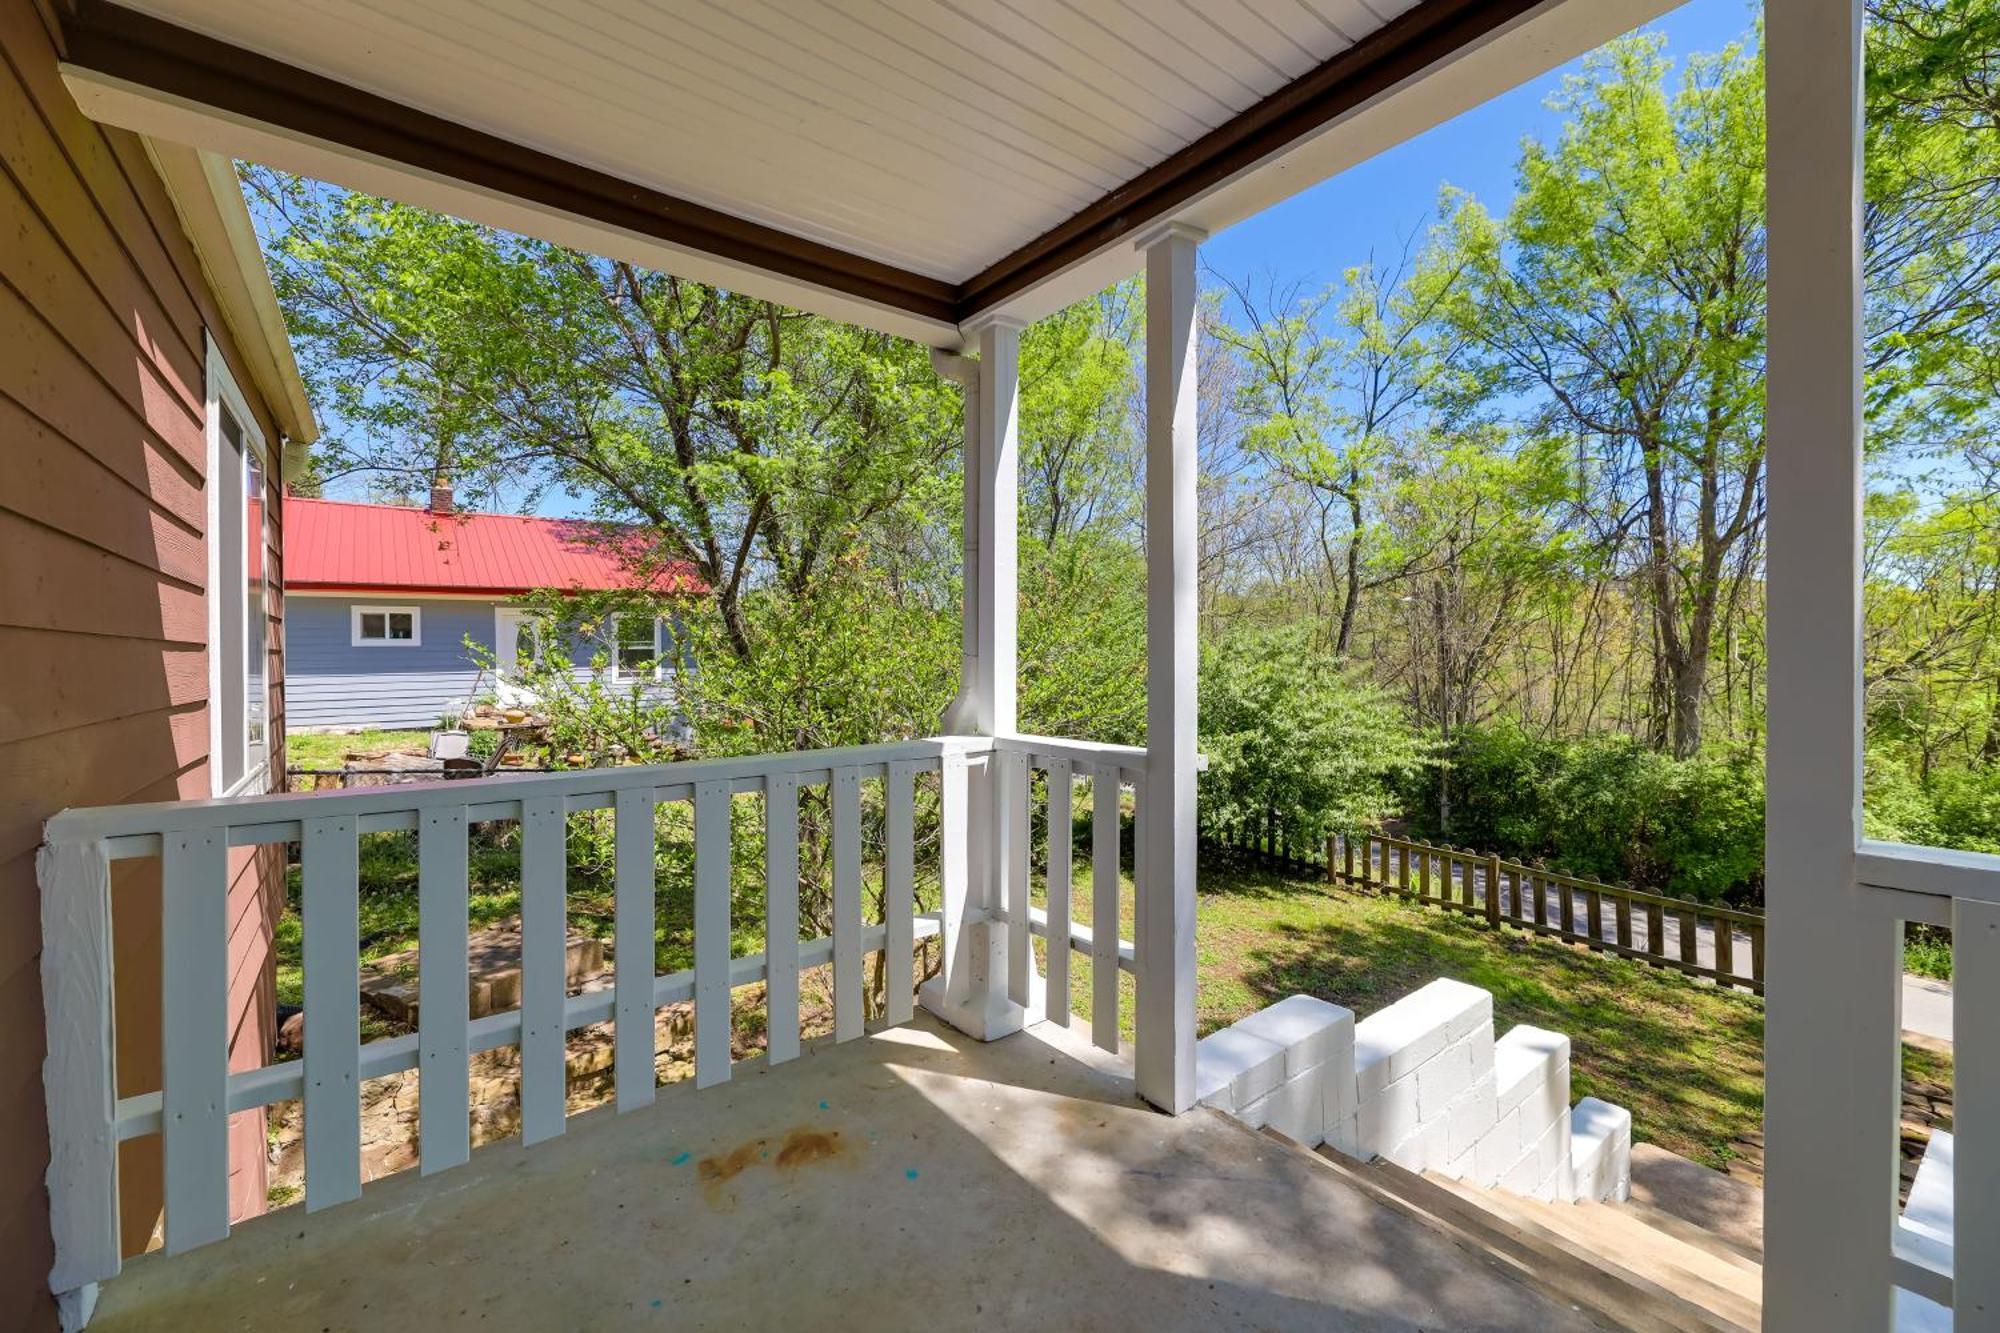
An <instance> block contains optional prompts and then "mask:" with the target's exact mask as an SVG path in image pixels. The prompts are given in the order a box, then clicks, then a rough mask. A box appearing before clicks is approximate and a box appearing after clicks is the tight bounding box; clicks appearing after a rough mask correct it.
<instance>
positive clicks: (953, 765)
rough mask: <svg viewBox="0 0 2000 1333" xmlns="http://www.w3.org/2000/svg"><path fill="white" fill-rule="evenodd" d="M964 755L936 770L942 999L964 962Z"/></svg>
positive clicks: (952, 992) (952, 993) (967, 877)
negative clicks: (960, 956) (942, 917)
mask: <svg viewBox="0 0 2000 1333" xmlns="http://www.w3.org/2000/svg"><path fill="white" fill-rule="evenodd" d="M965 767H966V766H965V756H964V755H962V754H958V753H955V752H954V753H949V754H946V755H945V756H944V757H943V758H942V759H941V760H940V767H939V770H938V898H939V900H940V903H941V904H942V907H943V916H944V919H943V922H942V924H941V926H940V927H939V930H938V978H937V993H938V995H939V996H940V997H942V998H943V999H944V1000H945V1001H947V1002H949V1001H950V1000H952V999H954V998H956V996H957V995H958V988H959V987H960V986H962V985H963V984H964V979H963V978H962V977H961V976H960V975H959V973H960V971H961V969H962V967H963V966H964V964H963V963H962V961H961V959H960V958H959V951H960V950H961V949H962V948H963V947H964V943H965V941H964V934H965V930H964V927H965V906H966V893H967V890H968V889H969V888H970V887H971V870H970V868H969V857H968V856H967V849H966V838H967V836H968V834H969V827H968V826H969V823H970V817H971V811H970V810H969V809H968V808H967V807H968V804H969V791H968V784H967V781H966V778H967V774H966V771H965Z"/></svg>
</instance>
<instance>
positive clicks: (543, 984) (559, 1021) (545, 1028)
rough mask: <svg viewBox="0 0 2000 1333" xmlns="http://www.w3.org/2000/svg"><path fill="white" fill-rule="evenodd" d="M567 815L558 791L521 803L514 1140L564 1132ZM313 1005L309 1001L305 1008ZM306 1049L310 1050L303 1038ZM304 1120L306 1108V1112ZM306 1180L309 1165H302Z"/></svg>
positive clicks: (566, 1082) (533, 1139)
mask: <svg viewBox="0 0 2000 1333" xmlns="http://www.w3.org/2000/svg"><path fill="white" fill-rule="evenodd" d="M568 836H569V821H568V817H567V816H566V815H565V814H564V811H563V803H562V801H561V800H559V799H555V798H544V799H541V800H534V801H527V802H524V803H523V805H522V808H521V1142H523V1143H540V1142H542V1141H543V1140H545V1139H551V1138H554V1137H555V1136H556V1135H558V1134H560V1133H562V1132H563V1127H564V1125H565V1123H566V1120H567V1109H568V1095H569V1068H568V1041H567V1038H568V1033H567V1031H566V1030H565V1024H564V1013H563V1002H564V998H565V997H566V995H567V994H568V991H569V985H568V982H569V912H568V908H569V856H568ZM306 1012H307V1013H308V1014H310V1013H311V1012H312V1010H311V1009H310V1008H308V1009H307V1010H306ZM306 1049H307V1050H308V1051H311V1049H312V1047H311V1045H310V1044H308V1045H307V1047H306ZM308 1121H310V1116H308ZM306 1179H307V1186H308V1188H310V1186H311V1180H312V1177H311V1168H310V1165H309V1166H308V1168H307V1177H306Z"/></svg>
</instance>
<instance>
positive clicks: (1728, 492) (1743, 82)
mask: <svg viewBox="0 0 2000 1333" xmlns="http://www.w3.org/2000/svg"><path fill="white" fill-rule="evenodd" d="M1662 45H1663V44H1662V42H1661V39H1659V38H1658V37H1657V36H1645V35H1642V36H1638V37H1632V38H1627V39H1624V40H1621V41H1617V42H1613V43H1611V44H1610V45H1608V46H1606V47H1605V48H1603V49H1602V50H1600V51H1599V52H1597V53H1596V54H1595V55H1593V56H1592V57H1590V59H1589V60H1588V61H1587V62H1586V65H1585V70H1584V72H1583V73H1582V74H1580V75H1575V76H1572V77H1571V78H1570V79H1568V80H1567V81H1566V82H1565V84H1564V87H1563V91H1562V92H1561V93H1560V94H1558V95H1557V96H1556V98H1554V99H1553V102H1552V105H1553V106H1555V107H1556V109H1558V110H1560V111H1562V112H1563V113H1564V114H1565V116H1566V117H1567V119H1566V121H1565V123H1564V126H1563V129H1562V133H1561V135H1560V137H1559V138H1558V140H1557V142H1556V143H1555V144H1553V145H1543V144H1539V143H1535V142H1532V141H1531V142H1529V143H1527V144H1526V145H1524V146H1523V149H1522V155H1521V164H1520V168H1519V193H1518V195H1517V196H1516V198H1515V201H1514V204H1513V207H1512V208H1511V209H1510V210H1509V211H1508V213H1507V215H1506V217H1505V219H1504V220H1501V221H1495V220H1494V219H1493V218H1491V217H1490V216H1489V215H1488V214H1487V213H1486V212H1485V210H1484V209H1483V208H1481V207H1480V206H1479V205H1478V204H1477V203H1476V202H1475V201H1472V200H1470V199H1459V200H1458V201H1457V202H1456V204H1455V205H1454V206H1453V208H1452V211H1451V217H1450V219H1449V223H1448V226H1449V229H1450V232H1451V234H1452V235H1453V237H1454V240H1455V243H1456V245H1457V247H1458V248H1459V250H1460V252H1461V253H1462V254H1463V255H1464V256H1465V263H1466V266H1467V268H1468V270H1469V272H1470V274H1471V280H1470V281H1469V282H1468V283H1467V284H1466V286H1465V288H1464V289H1463V293H1462V298H1461V299H1460V300H1459V301H1458V302H1457V303H1456V304H1455V306H1454V308H1453V313H1454V315H1455V318H1456V322H1457V325H1458V327H1459V328H1460V329H1461V330H1462V331H1463V333H1464V335H1465V336H1466V337H1467V338H1469V339H1472V340H1475V341H1476V342H1477V343H1478V344H1479V346H1480V347H1481V348H1483V349H1484V351H1485V353H1486V355H1487V356H1488V357H1489V358H1490V359H1491V364H1492V365H1493V368H1494V369H1495V370H1496V372H1498V374H1499V375H1500V376H1501V377H1502V383H1503V385H1504V386H1505V389H1506V390H1507V391H1508V392H1511V393H1515V394H1520V395H1524V396H1527V397H1529V398H1530V399H1531V400H1532V401H1533V402H1534V404H1535V406H1534V410H1533V414H1532V417H1531V420H1532V422H1533V424H1534V426H1535V427H1536V428H1537V429H1539V430H1540V431H1543V432H1545V433H1548V434H1551V435H1558V436H1568V437H1573V438H1576V439H1578V440H1580V441H1582V442H1585V443H1586V444H1587V445H1588V446H1589V447H1590V448H1591V449H1592V451H1593V456H1592V457H1591V459H1590V464H1591V470H1592V473H1593V478H1592V479H1593V482H1594V484H1595V485H1596V486H1597V487H1598V488H1599V489H1600V495H1599V496H1598V497H1597V498H1596V499H1595V501H1594V503H1593V505H1592V506H1591V507H1590V508H1589V509H1588V510H1586V511H1584V513H1585V516H1587V518H1588V520H1589V521H1591V522H1593V523H1594V524H1595V525H1596V526H1597V528H1598V530H1599V531H1598V536H1599V540H1601V541H1603V542H1604V543H1606V544H1607V545H1608V546H1610V547H1612V548H1614V549H1616V550H1619V551H1625V550H1628V549H1629V550H1630V551H1631V553H1632V554H1631V558H1632V561H1633V566H1634V569H1635V572H1636V573H1637V574H1638V576H1639V577H1640V578H1641V579H1642V580H1643V584H1644V586H1645V588H1646V591H1647V594H1648V597H1649V603H1650V604H1649V608H1648V609H1649V611H1650V614H1651V621H1652V635H1653V642H1654V661H1655V663H1656V669H1655V673H1654V681H1653V710H1652V720H1651V722H1652V736H1651V739H1652V740H1653V742H1654V744H1656V745H1657V746H1659V747H1661V748H1670V749H1671V750H1672V752H1673V753H1674V754H1676V755H1680V756H1688V755H1692V754H1694V753H1695V752H1696V751H1697V750H1698V749H1700V747H1701V740H1702V721H1703V707H1704V703H1705V694H1706V686H1707V680H1708V673H1709V669H1710V665H1711V661H1712V657H1713V648H1714V640H1715V636H1716V632H1717V628H1718V620H1719V618H1720V617H1721V616H1722V615H1723V614H1724V613H1725V612H1726V611H1727V609H1728V608H1729V607H1730V605H1731V604H1732V597H1733V592H1734V588H1735V586H1736V585H1737V584H1738V583H1739V582H1740V581H1741V580H1742V579H1743V578H1745V577H1747V576H1748V573H1749V571H1750V570H1751V568H1752V567H1753V565H1754V559H1753V553H1754V552H1755V550H1756V548H1757V544H1758V542H1759V540H1760V537H1761V533H1762V530H1763V466H1764V433H1763V391H1762V384H1763V379H1762V376H1763V347H1764V232H1763V206H1764V198H1763V189H1764V173H1763V134H1764V128H1763V101H1762V85H1763V76H1762V67H1761V63H1760V61H1759V60H1758V59H1757V58H1756V57H1754V56H1750V55H1746V54H1745V53H1744V52H1743V51H1742V50H1741V49H1740V48H1737V47H1733V46H1732V47H1730V48H1728V49H1726V50H1724V51H1723V52H1721V53H1720V54H1717V55H1713V56H1695V57H1692V58H1690V59H1689V60H1688V61H1687V62H1686V65H1685V68H1684V71H1683V73H1682V75H1681V77H1680V80H1679V85H1678V88H1677V89H1676V90H1675V91H1673V92H1672V93H1669V91H1668V89H1667V81H1668V77H1669V73H1670V67H1669V65H1668V62H1667V60H1666V58H1665V55H1664V52H1663V49H1662Z"/></svg>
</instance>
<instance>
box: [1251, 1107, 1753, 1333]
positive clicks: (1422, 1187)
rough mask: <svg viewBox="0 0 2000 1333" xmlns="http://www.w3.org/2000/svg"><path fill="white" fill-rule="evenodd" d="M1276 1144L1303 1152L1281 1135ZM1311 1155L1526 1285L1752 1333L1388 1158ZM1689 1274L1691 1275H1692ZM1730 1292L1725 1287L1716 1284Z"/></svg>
mask: <svg viewBox="0 0 2000 1333" xmlns="http://www.w3.org/2000/svg"><path fill="white" fill-rule="evenodd" d="M1265 1132H1266V1134H1267V1135H1268V1136H1269V1137H1271V1138H1273V1139H1276V1140H1277V1141H1279V1142H1281V1143H1285V1144H1287V1145H1289V1146H1291V1147H1293V1148H1294V1149H1297V1150H1299V1151H1301V1152H1305V1151H1308V1150H1306V1149H1303V1148H1301V1147H1300V1145H1298V1144H1296V1143H1294V1142H1293V1141H1292V1140H1290V1139H1287V1138H1285V1137H1284V1136H1283V1135H1280V1134H1275V1133H1272V1132H1271V1131H1269V1130H1267V1131H1265ZM1310 1155H1312V1156H1313V1157H1315V1158H1316V1159H1318V1160H1319V1161H1321V1162H1322V1163H1324V1164H1325V1165H1326V1166H1327V1167H1328V1168H1329V1169H1332V1170H1335V1171H1338V1172H1339V1173H1340V1174H1341V1175H1342V1176H1343V1177H1344V1178H1346V1179H1347V1180H1348V1181H1349V1182H1350V1183H1351V1184H1353V1185H1354V1186H1355V1187H1356V1188H1358V1189H1361V1190H1363V1191H1364V1192H1366V1193H1369V1194H1370V1195H1372V1196H1374V1197H1376V1198H1378V1199H1381V1200H1382V1201H1384V1202H1386V1203H1389V1204H1392V1205H1394V1206H1396V1207H1399V1208H1402V1209H1403V1210H1404V1211H1406V1212H1409V1213H1411V1214H1412V1215H1414V1216H1416V1217H1417V1218H1418V1219H1419V1220H1422V1221H1424V1222H1426V1223H1427V1224H1429V1225H1431V1226H1433V1227H1434V1228H1436V1229H1437V1230H1440V1231H1442V1232H1444V1233H1445V1234H1446V1235H1448V1236H1450V1237H1452V1239H1454V1240H1455V1241H1457V1242H1458V1243H1459V1244H1461V1245H1463V1246H1465V1247H1466V1248H1468V1249H1471V1250H1473V1251H1475V1252H1478V1253H1482V1254H1484V1255H1486V1256H1487V1257H1489V1258H1491V1259H1493V1260H1496V1261H1498V1262H1499V1263H1500V1264H1502V1265H1503V1266H1504V1267H1507V1268H1509V1269H1511V1270H1513V1271H1514V1272H1516V1273H1517V1274H1519V1275H1520V1276H1521V1278H1522V1279H1523V1280H1525V1281H1527V1282H1529V1283H1531V1284H1532V1285H1535V1286H1538V1287H1540V1288H1542V1289H1543V1290H1545V1291H1548V1292H1550V1293H1551V1294H1553V1295H1556V1296H1558V1297H1560V1298H1562V1299H1565V1300H1568V1301H1571V1302H1573V1303H1575V1304H1576V1305H1578V1306H1581V1307H1583V1308H1585V1309H1588V1310H1590V1311H1591V1312H1593V1313H1594V1314H1596V1315H1598V1316H1599V1317H1601V1318H1602V1319H1604V1320H1606V1321H1607V1322H1608V1323H1609V1324H1610V1325H1611V1326H1612V1327H1616V1328H1625V1329H1634V1330H1641V1331H1642V1333H1656V1331H1657V1333H1688V1331H1689V1330H1699V1331H1700V1333H1754V1330H1755V1329H1756V1328H1757V1326H1758V1324H1757V1320H1756V1318H1755V1317H1754V1315H1753V1316H1752V1317H1751V1318H1750V1319H1749V1320H1747V1321H1746V1320H1743V1319H1741V1318H1739V1317H1735V1316H1734V1315H1733V1314H1720V1313H1717V1312H1716V1310H1714V1309H1712V1308H1710V1307H1709V1306H1707V1305H1704V1304H1701V1303H1699V1302H1696V1301H1691V1300H1688V1299H1686V1298H1685V1297H1684V1296H1682V1295H1680V1294H1678V1293H1676V1292H1675V1291H1673V1290H1671V1289H1670V1288H1668V1287H1666V1286H1663V1285H1662V1284H1660V1283H1659V1282H1657V1281H1655V1280H1654V1279H1652V1278H1650V1277H1647V1276H1646V1275H1644V1274H1642V1273H1636V1272H1632V1271H1630V1270H1628V1269H1625V1268H1623V1267H1621V1266H1619V1265H1617V1264H1615V1263H1611V1262H1609V1261H1607V1260H1605V1259H1604V1258H1603V1256H1601V1255H1598V1254H1595V1253H1593V1252H1592V1251H1591V1250H1590V1249H1589V1248H1588V1247H1587V1246H1584V1245H1581V1244H1579V1243H1578V1242H1577V1241H1575V1240H1573V1239H1571V1238H1569V1237H1566V1236H1564V1235H1562V1234H1561V1233H1560V1232H1558V1231H1556V1230H1555V1229H1554V1228H1552V1227H1548V1226H1544V1225H1542V1224H1541V1223H1540V1222H1537V1221H1535V1220H1533V1219H1531V1218H1524V1217H1514V1216H1503V1215H1501V1214H1499V1213H1497V1212H1496V1211H1495V1210H1493V1209H1492V1208H1490V1207H1487V1206H1484V1204H1483V1202H1482V1201H1479V1200H1475V1199H1471V1198H1468V1197H1466V1196H1465V1195H1463V1194H1462V1193H1460V1192H1459V1191H1458V1190H1456V1189H1448V1188H1446V1187H1445V1186H1444V1185H1442V1184H1440V1183H1439V1182H1437V1181H1435V1180H1431V1179H1428V1178H1426V1177H1425V1176H1422V1175H1420V1174H1418V1173H1416V1172H1412V1171H1406V1170H1404V1169H1403V1168H1401V1167H1398V1166H1395V1165H1393V1164H1391V1163H1387V1162H1381V1161H1376V1162H1361V1161H1359V1160H1357V1159H1355V1158H1353V1157H1349V1156H1347V1155H1346V1154H1344V1153H1341V1152H1339V1151H1337V1150H1335V1149H1333V1148H1328V1147H1322V1148H1319V1149H1316V1150H1311V1152H1310ZM1690 1281H1692V1280H1691V1279H1690ZM1716 1295H1717V1297H1718V1298H1721V1299H1724V1300H1726V1299H1728V1298H1729V1295H1730V1294H1729V1293H1727V1292H1724V1291H1721V1290H1720V1289H1716Z"/></svg>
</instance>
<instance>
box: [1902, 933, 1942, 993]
mask: <svg viewBox="0 0 2000 1333" xmlns="http://www.w3.org/2000/svg"><path fill="white" fill-rule="evenodd" d="M1903 970H1904V971H1905V972H1914V973H1916V974H1917V975H1918V976H1920V977H1935V978H1937V979H1938V980H1939V981H1950V980H1951V932H1950V931H1949V930H1945V929H1942V928H1941V927H1938V926H1917V925H1913V926H1909V927H1907V928H1906V930H1905V933H1904V935H1903Z"/></svg>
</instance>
